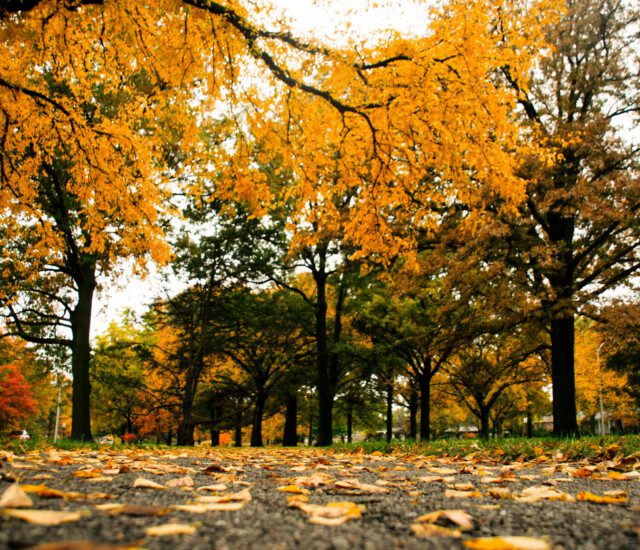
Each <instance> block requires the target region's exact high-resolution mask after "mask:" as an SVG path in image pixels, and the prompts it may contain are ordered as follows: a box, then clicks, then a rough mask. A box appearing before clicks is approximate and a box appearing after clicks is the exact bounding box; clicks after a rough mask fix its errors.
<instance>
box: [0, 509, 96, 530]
mask: <svg viewBox="0 0 640 550" xmlns="http://www.w3.org/2000/svg"><path fill="white" fill-rule="evenodd" d="M87 513H88V512H86V511H78V512H59V511H57V510H16V509H13V508H7V509H6V510H4V512H3V514H4V515H6V516H9V517H12V518H16V519H21V520H22V521H26V522H27V523H31V524H33V525H44V526H46V527H51V526H54V525H61V524H63V523H71V522H73V521H78V520H79V519H80V518H81V517H82V516H85V515H87Z"/></svg>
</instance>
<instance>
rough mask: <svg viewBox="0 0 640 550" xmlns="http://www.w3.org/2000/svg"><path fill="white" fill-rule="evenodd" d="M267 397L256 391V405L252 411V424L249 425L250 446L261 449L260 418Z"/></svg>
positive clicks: (262, 414)
mask: <svg viewBox="0 0 640 550" xmlns="http://www.w3.org/2000/svg"><path fill="white" fill-rule="evenodd" d="M266 401H267V396H266V395H265V394H264V392H262V391H258V393H257V395H256V404H255V407H254V409H253V423H252V425H251V446H252V447H262V446H263V444H262V417H263V416H264V407H265V404H266Z"/></svg>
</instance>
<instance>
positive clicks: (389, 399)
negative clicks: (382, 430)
mask: <svg viewBox="0 0 640 550" xmlns="http://www.w3.org/2000/svg"><path fill="white" fill-rule="evenodd" d="M386 428H387V429H386V439H387V443H391V439H392V438H393V384H392V383H389V384H387V419H386Z"/></svg>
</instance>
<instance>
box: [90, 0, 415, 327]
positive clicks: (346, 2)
mask: <svg viewBox="0 0 640 550" xmlns="http://www.w3.org/2000/svg"><path fill="white" fill-rule="evenodd" d="M254 1H255V0H254ZM272 3H273V4H275V6H276V7H277V8H278V9H281V10H282V12H283V14H284V15H285V16H286V17H287V19H291V28H292V31H293V33H294V34H296V35H298V36H304V37H307V36H316V37H318V38H319V39H320V40H323V41H325V42H328V43H333V44H341V43H345V42H346V41H345V39H344V37H345V36H346V34H347V33H352V35H353V36H354V39H355V40H356V42H361V41H362V40H366V39H367V38H368V37H371V36H373V35H376V34H379V33H380V32H384V31H385V30H389V29H397V30H400V31H401V32H403V33H405V34H411V35H420V34H423V33H424V32H425V31H426V28H427V17H428V7H427V6H428V0H379V1H375V0H340V1H335V0H272ZM123 271H124V273H123V274H122V275H121V276H120V277H119V278H118V279H117V280H115V281H103V283H108V284H105V288H104V289H103V290H102V291H101V292H100V293H98V295H97V296H96V298H95V301H94V307H93V322H92V330H91V332H92V335H93V336H94V337H95V336H96V335H98V334H101V333H102V332H104V331H105V330H106V328H107V327H108V326H109V323H111V322H112V321H116V320H118V319H119V318H120V317H121V315H122V313H123V311H124V310H125V309H126V308H130V309H132V310H133V311H136V312H138V313H142V312H143V311H145V309H146V307H147V306H148V305H149V304H150V303H151V302H152V300H153V298H154V297H156V296H158V295H159V294H160V293H161V292H162V291H163V286H165V285H163V284H162V283H161V281H160V276H159V274H158V273H157V272H156V271H155V270H152V273H150V274H149V276H148V277H147V278H146V279H144V280H140V279H139V278H137V277H134V276H133V275H131V273H130V271H129V270H128V269H127V268H126V267H125V268H123ZM172 286H173V287H174V288H178V286H179V285H176V284H174V285H172Z"/></svg>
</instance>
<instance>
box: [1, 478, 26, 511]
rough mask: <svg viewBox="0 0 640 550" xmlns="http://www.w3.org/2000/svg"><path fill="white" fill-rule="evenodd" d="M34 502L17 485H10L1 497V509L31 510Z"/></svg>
mask: <svg viewBox="0 0 640 550" xmlns="http://www.w3.org/2000/svg"><path fill="white" fill-rule="evenodd" d="M31 506H33V500H31V499H30V498H29V495H27V493H25V492H24V491H23V489H22V487H20V485H18V484H17V483H14V484H13V485H9V487H8V488H7V490H6V491H5V492H4V493H2V496H1V497H0V508H31Z"/></svg>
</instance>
